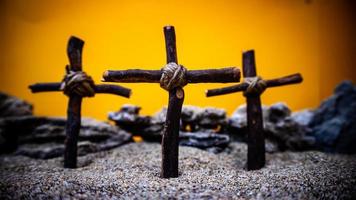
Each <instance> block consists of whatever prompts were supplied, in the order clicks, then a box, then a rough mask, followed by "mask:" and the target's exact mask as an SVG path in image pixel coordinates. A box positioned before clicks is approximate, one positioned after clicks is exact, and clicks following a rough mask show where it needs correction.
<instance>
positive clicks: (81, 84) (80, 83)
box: [61, 66, 95, 97]
mask: <svg viewBox="0 0 356 200" xmlns="http://www.w3.org/2000/svg"><path fill="white" fill-rule="evenodd" d="M66 71H67V73H66V75H65V76H64V78H63V81H62V84H61V90H63V92H64V94H65V95H67V96H70V95H72V94H76V95H78V96H81V97H93V96H94V95H95V90H94V86H95V85H94V81H93V79H92V78H91V76H89V75H87V74H86V73H85V72H83V71H72V70H69V66H67V67H66Z"/></svg>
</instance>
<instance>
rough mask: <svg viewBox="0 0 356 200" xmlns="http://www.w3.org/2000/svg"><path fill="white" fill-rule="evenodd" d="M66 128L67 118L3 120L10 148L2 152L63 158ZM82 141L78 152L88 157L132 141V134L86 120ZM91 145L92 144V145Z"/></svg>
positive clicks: (2, 133) (3, 132)
mask: <svg viewBox="0 0 356 200" xmlns="http://www.w3.org/2000/svg"><path fill="white" fill-rule="evenodd" d="M65 125H66V119H65V118H51V117H35V116H23V117H12V118H4V119H2V120H0V130H2V132H1V136H2V137H3V138H6V139H7V141H6V140H5V144H6V145H5V146H6V148H1V149H0V150H1V152H2V153H9V152H12V151H16V150H17V151H16V153H17V154H20V155H28V156H31V157H35V158H52V157H56V156H61V155H62V154H63V151H64V145H63V143H64V140H65ZM79 141H80V142H79V143H80V144H81V146H80V147H79V146H78V152H79V151H81V152H83V154H85V153H92V152H97V151H103V150H108V149H111V148H115V147H118V146H120V145H123V144H126V143H128V142H131V141H132V135H131V134H129V133H127V132H125V131H123V130H120V129H119V128H118V127H116V126H112V125H110V124H108V123H104V122H99V121H96V120H94V119H90V118H82V122H81V129H80V133H79ZM85 142H87V143H85ZM88 142H90V144H91V145H88V144H89V143H88ZM50 144H56V145H50ZM84 144H86V145H84ZM42 147H43V149H42ZM83 149H84V150H83Z"/></svg>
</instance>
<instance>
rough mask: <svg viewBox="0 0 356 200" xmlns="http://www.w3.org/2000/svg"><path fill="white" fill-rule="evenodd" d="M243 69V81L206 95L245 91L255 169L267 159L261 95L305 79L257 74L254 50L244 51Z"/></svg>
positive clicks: (251, 163)
mask: <svg viewBox="0 0 356 200" xmlns="http://www.w3.org/2000/svg"><path fill="white" fill-rule="evenodd" d="M242 71H243V77H244V82H243V83H241V84H238V85H234V86H230V87H225V88H219V89H213V90H208V91H207V92H206V96H207V97H211V96H217V95H223V94H230V93H234V92H240V91H242V92H244V96H245V97H246V102H247V130H248V136H247V143H248V148H247V169H248V170H255V169H260V168H262V167H263V166H264V165H265V160H266V159H265V137H264V131H263V118H262V109H261V99H260V95H261V94H262V92H264V90H265V89H266V88H270V87H277V86H283V85H289V84H296V83H300V82H302V81H303V78H302V76H301V75H300V74H292V75H289V76H285V77H281V78H277V79H271V80H263V79H261V78H260V77H258V76H257V72H256V64H255V53H254V51H253V50H250V51H246V52H244V53H243V56H242Z"/></svg>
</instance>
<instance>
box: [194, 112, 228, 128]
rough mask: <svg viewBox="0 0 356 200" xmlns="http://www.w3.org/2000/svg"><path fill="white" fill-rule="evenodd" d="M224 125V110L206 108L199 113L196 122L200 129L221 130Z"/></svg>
mask: <svg viewBox="0 0 356 200" xmlns="http://www.w3.org/2000/svg"><path fill="white" fill-rule="evenodd" d="M226 123H227V122H226V111H225V110H224V109H219V108H213V107H206V108H204V109H203V110H202V111H201V112H200V115H199V120H198V125H199V128H200V129H218V128H220V129H223V128H224V126H225V125H226Z"/></svg>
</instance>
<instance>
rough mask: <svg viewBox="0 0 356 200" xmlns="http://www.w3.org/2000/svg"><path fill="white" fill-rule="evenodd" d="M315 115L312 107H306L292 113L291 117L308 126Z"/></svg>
mask: <svg viewBox="0 0 356 200" xmlns="http://www.w3.org/2000/svg"><path fill="white" fill-rule="evenodd" d="M313 117H314V111H312V110H310V109H305V110H301V111H297V112H293V113H292V115H291V118H292V119H293V121H295V122H297V123H298V124H300V125H302V126H306V127H308V126H309V124H310V122H311V120H312V119H313Z"/></svg>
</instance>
